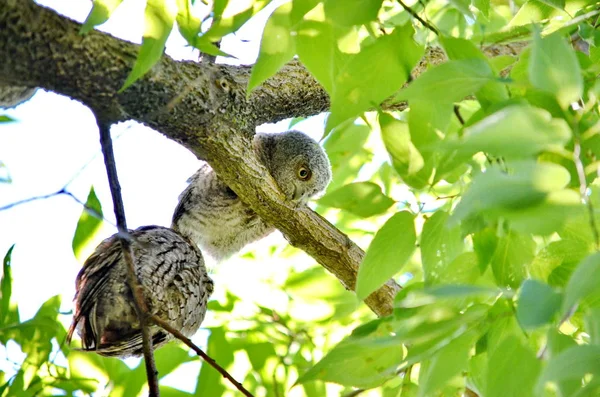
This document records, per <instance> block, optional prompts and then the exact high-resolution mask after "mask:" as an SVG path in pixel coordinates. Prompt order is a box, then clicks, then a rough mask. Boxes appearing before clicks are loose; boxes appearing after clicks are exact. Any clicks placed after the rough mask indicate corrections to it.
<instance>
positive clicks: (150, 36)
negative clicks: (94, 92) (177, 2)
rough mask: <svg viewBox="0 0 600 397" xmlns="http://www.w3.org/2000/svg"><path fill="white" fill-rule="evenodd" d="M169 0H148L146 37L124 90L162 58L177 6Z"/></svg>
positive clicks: (145, 22)
mask: <svg viewBox="0 0 600 397" xmlns="http://www.w3.org/2000/svg"><path fill="white" fill-rule="evenodd" d="M173 6H174V4H173V3H171V2H170V1H168V0H148V1H147V3H146V10H145V11H144V38H143V39H142V46H141V47H140V51H139V53H138V57H137V59H136V60H135V64H134V65H133V69H132V70H131V72H130V73H129V76H127V79H126V80H125V83H123V87H121V89H120V90H119V91H121V92H122V91H124V90H126V89H127V87H129V86H130V85H131V84H133V83H134V82H136V81H137V80H138V79H139V78H141V77H142V76H143V75H145V74H146V73H147V72H148V71H149V70H150V69H151V68H152V66H154V65H155V64H156V62H158V60H159V59H160V58H161V56H162V54H163V51H164V49H165V43H166V42H167V38H168V37H169V34H170V33H171V30H172V29H173V22H174V21H175V17H176V15H177V8H176V7H173Z"/></svg>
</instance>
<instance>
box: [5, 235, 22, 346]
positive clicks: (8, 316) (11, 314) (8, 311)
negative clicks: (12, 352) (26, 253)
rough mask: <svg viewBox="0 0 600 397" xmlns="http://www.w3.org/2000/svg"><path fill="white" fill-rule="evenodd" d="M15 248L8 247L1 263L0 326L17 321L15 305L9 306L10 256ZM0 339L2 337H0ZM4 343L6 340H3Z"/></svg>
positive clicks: (10, 291) (10, 286) (10, 287)
mask: <svg viewBox="0 0 600 397" xmlns="http://www.w3.org/2000/svg"><path fill="white" fill-rule="evenodd" d="M14 248H15V246H14V244H13V245H12V246H11V247H10V248H9V249H8V251H7V252H6V255H5V256H4V261H3V265H2V281H0V293H1V294H2V295H0V326H2V325H4V324H10V323H14V322H19V314H18V311H17V310H16V307H11V301H10V298H11V295H12V270H11V258H12V252H13V249H14ZM0 340H4V338H1V337H0ZM4 343H6V341H4Z"/></svg>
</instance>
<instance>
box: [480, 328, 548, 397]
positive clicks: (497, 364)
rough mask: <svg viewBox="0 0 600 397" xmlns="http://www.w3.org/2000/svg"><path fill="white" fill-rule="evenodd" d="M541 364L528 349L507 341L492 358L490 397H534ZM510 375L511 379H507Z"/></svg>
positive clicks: (512, 338) (512, 341)
mask: <svg viewBox="0 0 600 397" xmlns="http://www.w3.org/2000/svg"><path fill="white" fill-rule="evenodd" d="M540 369H541V363H540V361H538V359H537V358H536V357H535V353H534V352H533V351H532V350H531V349H530V348H529V346H527V345H525V344H523V343H522V342H521V341H520V340H519V339H517V338H516V337H514V336H508V337H506V338H505V339H504V340H503V341H502V343H500V345H499V346H498V348H497V349H496V350H494V352H493V353H492V354H491V355H490V357H489V370H488V371H487V393H485V395H486V396H487V397H521V396H532V395H533V389H534V386H535V382H536V379H537V376H538V373H539V372H540ZM506 374H510V376H506Z"/></svg>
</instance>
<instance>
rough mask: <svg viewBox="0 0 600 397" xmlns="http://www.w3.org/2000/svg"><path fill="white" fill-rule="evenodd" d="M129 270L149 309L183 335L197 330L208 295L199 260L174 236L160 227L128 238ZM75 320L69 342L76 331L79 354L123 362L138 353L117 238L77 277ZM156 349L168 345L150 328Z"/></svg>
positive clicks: (208, 284)
mask: <svg viewBox="0 0 600 397" xmlns="http://www.w3.org/2000/svg"><path fill="white" fill-rule="evenodd" d="M131 237H132V243H131V249H132V252H133V258H134V266H135V272H136V275H137V278H138V280H139V282H140V284H141V286H142V290H143V292H144V297H145V298H146V301H147V304H148V309H149V310H150V312H151V314H156V315H157V316H158V317H160V318H161V319H163V320H165V321H167V322H169V323H170V324H171V325H172V326H173V327H175V328H177V329H178V330H179V331H181V332H182V333H183V334H184V335H186V336H188V337H190V336H192V335H193V334H194V333H195V332H196V331H197V330H198V328H199V327H200V323H202V320H203V319H204V315H205V313H206V304H207V300H208V298H209V296H210V294H211V293H212V291H213V282H212V280H211V279H210V278H209V277H208V274H207V272H206V268H205V266H204V260H203V258H202V254H201V253H200V251H199V250H198V248H197V247H196V246H194V244H192V243H190V242H189V241H188V240H187V239H186V238H184V237H182V236H181V235H180V234H179V233H177V232H175V231H173V230H171V229H169V228H166V227H162V226H144V227H141V228H139V229H136V230H134V231H132V232H131ZM76 290H77V292H76V294H75V314H74V316H73V323H72V324H71V327H70V328H69V333H68V335H67V341H68V342H70V341H71V338H72V336H73V332H74V331H75V329H77V331H78V333H79V335H80V337H81V341H82V348H83V350H89V351H95V352H97V353H99V354H101V355H103V356H120V357H127V356H132V355H134V356H135V355H140V354H141V353H142V334H141V332H140V324H139V320H138V316H137V313H136V311H135V306H134V300H133V296H132V293H131V289H130V288H129V285H128V283H127V264H126V263H125V260H124V258H123V252H122V249H121V244H120V243H119V240H118V239H117V236H116V235H113V236H112V237H109V238H108V239H106V240H104V241H103V242H102V243H100V245H98V247H97V248H96V250H95V251H94V253H93V254H92V255H91V256H90V257H89V258H88V259H87V260H86V261H85V263H84V265H83V268H82V269H81V271H80V272H79V274H78V275H77V280H76ZM150 335H152V340H153V344H154V346H155V347H158V346H161V345H163V344H164V343H166V342H167V341H168V340H170V339H172V337H171V335H170V334H169V333H168V332H167V331H164V330H162V328H160V327H158V326H156V325H150Z"/></svg>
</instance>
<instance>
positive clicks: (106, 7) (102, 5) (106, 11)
mask: <svg viewBox="0 0 600 397" xmlns="http://www.w3.org/2000/svg"><path fill="white" fill-rule="evenodd" d="M122 2H123V0H94V2H93V5H92V9H91V11H90V13H89V14H88V16H87V18H86V19H85V22H84V23H83V25H81V29H80V30H79V33H81V34H85V33H87V32H89V31H90V30H92V29H94V27H95V26H98V25H102V24H103V23H104V22H106V21H107V20H108V18H110V16H111V15H112V13H113V11H114V10H115V9H116V8H117V7H118V6H119V4H121V3H122Z"/></svg>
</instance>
